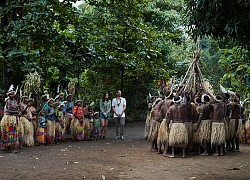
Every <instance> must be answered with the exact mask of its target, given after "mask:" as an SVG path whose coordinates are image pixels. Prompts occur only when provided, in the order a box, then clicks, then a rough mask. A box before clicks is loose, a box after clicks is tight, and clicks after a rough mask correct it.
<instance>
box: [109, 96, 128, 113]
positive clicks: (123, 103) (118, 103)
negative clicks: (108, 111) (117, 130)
mask: <svg viewBox="0 0 250 180" xmlns="http://www.w3.org/2000/svg"><path fill="white" fill-rule="evenodd" d="M124 106H126V99H125V98H123V97H121V98H120V99H119V100H118V99H117V98H114V99H113V100H112V107H115V112H116V113H114V117H118V116H117V115H116V114H122V116H121V117H125V112H123V113H122V109H123V107H124Z"/></svg>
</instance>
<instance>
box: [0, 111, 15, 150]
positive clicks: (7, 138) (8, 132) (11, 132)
mask: <svg viewBox="0 0 250 180" xmlns="http://www.w3.org/2000/svg"><path fill="white" fill-rule="evenodd" d="M17 126H18V117H16V116H11V115H6V114H5V115H4V116H3V118H2V120H1V122H0V128H1V132H2V135H1V141H2V149H3V150H10V149H16V148H17V147H18V140H19V137H18V131H17Z"/></svg>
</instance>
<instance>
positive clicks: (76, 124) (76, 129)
mask: <svg viewBox="0 0 250 180" xmlns="http://www.w3.org/2000/svg"><path fill="white" fill-rule="evenodd" d="M84 127H85V123H84V122H83V121H82V122H80V121H79V119H77V118H74V119H73V120H72V122H71V136H72V140H79V141H80V140H84Z"/></svg>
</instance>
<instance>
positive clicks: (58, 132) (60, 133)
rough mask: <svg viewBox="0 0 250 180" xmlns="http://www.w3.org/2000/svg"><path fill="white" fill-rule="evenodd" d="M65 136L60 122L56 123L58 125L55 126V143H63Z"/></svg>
mask: <svg viewBox="0 0 250 180" xmlns="http://www.w3.org/2000/svg"><path fill="white" fill-rule="evenodd" d="M63 134H64V128H63V127H62V125H61V124H60V122H56V124H55V141H56V142H61V141H63V140H64V138H63Z"/></svg>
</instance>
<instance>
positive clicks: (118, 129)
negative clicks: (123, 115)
mask: <svg viewBox="0 0 250 180" xmlns="http://www.w3.org/2000/svg"><path fill="white" fill-rule="evenodd" d="M114 120H115V126H116V139H119V137H120V128H119V124H120V118H118V117H115V118H114Z"/></svg>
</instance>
